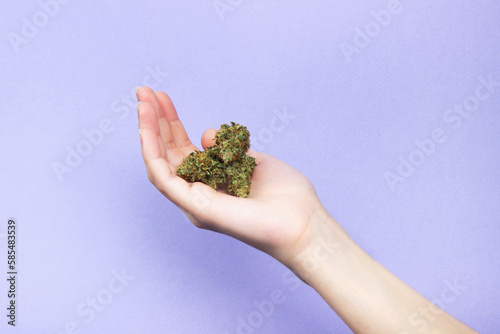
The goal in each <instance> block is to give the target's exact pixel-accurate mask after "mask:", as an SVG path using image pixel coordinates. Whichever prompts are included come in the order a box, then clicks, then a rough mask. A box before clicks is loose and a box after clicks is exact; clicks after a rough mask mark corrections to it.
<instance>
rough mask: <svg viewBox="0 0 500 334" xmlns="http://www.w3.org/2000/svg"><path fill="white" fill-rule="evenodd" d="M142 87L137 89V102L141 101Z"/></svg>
mask: <svg viewBox="0 0 500 334" xmlns="http://www.w3.org/2000/svg"><path fill="white" fill-rule="evenodd" d="M140 89H141V87H140V86H137V87H135V96H136V97H137V101H140V100H141V93H140Z"/></svg>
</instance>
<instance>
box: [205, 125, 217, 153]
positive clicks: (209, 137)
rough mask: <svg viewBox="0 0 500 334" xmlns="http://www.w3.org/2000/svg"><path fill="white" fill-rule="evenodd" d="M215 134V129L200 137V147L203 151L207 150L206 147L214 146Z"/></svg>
mask: <svg viewBox="0 0 500 334" xmlns="http://www.w3.org/2000/svg"><path fill="white" fill-rule="evenodd" d="M216 133H217V130H216V129H208V130H205V132H203V135H202V136H201V146H202V147H203V149H204V150H206V149H207V147H208V146H214V145H215V134H216Z"/></svg>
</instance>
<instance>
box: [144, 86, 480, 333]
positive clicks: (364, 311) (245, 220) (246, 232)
mask: <svg viewBox="0 0 500 334" xmlns="http://www.w3.org/2000/svg"><path fill="white" fill-rule="evenodd" d="M137 99H138V101H139V103H138V107H137V112H138V118H139V136H140V141H141V152H142V156H143V158H144V163H145V165H146V171H147V174H148V178H149V180H150V181H151V183H152V184H153V185H154V186H155V187H156V188H157V189H158V190H159V191H160V192H161V193H162V194H163V195H164V196H165V197H167V198H168V199H169V200H170V201H172V202H173V203H174V204H175V205H177V206H178V207H179V208H180V209H181V210H182V211H183V212H184V213H185V214H186V215H187V216H188V217H189V219H190V220H191V221H192V222H193V224H194V225H195V226H196V227H199V228H203V229H207V230H212V231H217V232H220V233H224V234H226V235H229V236H231V237H234V238H236V239H238V240H240V241H242V242H244V243H246V244H248V245H250V246H253V247H255V248H257V249H259V250H261V251H263V252H265V253H267V254H269V255H270V256H272V257H274V258H275V259H276V260H278V261H280V262H281V263H283V264H284V265H285V266H287V267H288V268H290V269H291V270H292V271H293V272H294V273H295V274H296V275H297V276H298V277H299V278H301V279H302V280H303V281H304V282H306V283H307V284H309V285H310V286H311V287H312V288H313V289H314V290H316V291H317V292H318V294H319V295H320V296H321V297H322V298H323V299H324V300H325V301H326V302H327V303H328V305H330V307H331V308H332V309H333V310H334V311H335V312H336V313H337V314H338V315H339V316H340V317H341V318H342V320H343V321H345V323H346V324H347V325H348V326H349V327H350V328H351V330H352V331H353V332H354V333H384V334H387V333H477V332H476V331H474V330H472V329H471V328H469V327H468V326H466V325H465V324H463V323H461V322H460V321H458V320H457V319H455V318H454V317H452V316H451V315H449V314H448V313H446V312H444V311H443V310H441V309H439V308H438V307H437V306H435V305H434V304H432V303H430V302H429V301H428V300H427V299H425V298H424V297H423V296H421V295H420V294H419V293H418V292H416V291H415V290H413V289H412V288H411V287H409V286H408V285H407V284H405V283H404V282H403V281H401V280H400V279H398V278H397V277H396V276H395V275H393V274H392V273H391V272H389V271H388V270H387V269H385V268H384V267H383V266H382V265H380V264H379V263H378V262H376V261H375V260H374V259H373V258H372V257H370V256H369V255H368V254H367V253H366V252H365V251H363V250H362V249H361V248H360V247H359V246H358V245H357V244H356V243H355V242H354V241H353V240H352V239H351V238H350V237H349V235H348V234H347V233H346V232H345V230H344V229H343V228H342V227H341V226H340V224H339V223H337V222H336V221H335V219H333V218H332V217H331V215H330V214H329V213H328V211H327V210H326V209H325V208H324V207H323V204H322V203H321V201H320V200H319V198H318V196H317V195H316V191H315V190H314V187H313V185H312V183H311V182H310V181H309V179H307V178H306V177H305V176H304V175H303V174H301V173H300V172H298V171H297V170H296V169H294V168H293V167H291V166H290V165H288V164H287V163H285V162H283V161H281V160H279V159H276V158H274V157H272V156H270V155H268V154H265V153H262V152H257V151H254V150H252V149H250V150H249V151H248V154H249V155H251V156H253V157H254V158H255V160H256V163H257V167H256V168H255V171H254V174H253V176H252V185H251V188H250V195H249V196H248V197H247V198H238V197H234V196H231V195H228V194H227V193H226V192H225V191H223V190H214V189H212V188H210V187H209V186H207V185H205V184H202V183H199V182H194V183H188V182H186V181H184V180H183V179H181V178H180V177H178V176H177V175H176V173H175V171H176V168H177V166H178V165H179V164H180V163H181V162H182V160H183V159H184V157H186V156H187V155H188V154H189V153H190V152H192V151H194V150H199V148H197V147H196V146H195V145H193V143H192V142H191V140H190V139H189V137H188V135H187V133H186V131H185V129H184V126H183V124H182V123H181V121H180V120H179V117H178V114H177V111H176V110H175V107H174V105H173V103H172V101H171V100H170V98H169V96H168V95H167V94H165V93H164V92H160V91H157V92H155V91H153V90H151V89H150V88H148V87H138V88H137ZM216 131H217V130H216V129H208V130H206V131H205V132H204V133H203V135H202V137H201V145H202V148H203V149H205V148H206V147H207V146H211V145H214V141H213V138H214V137H215V132H216Z"/></svg>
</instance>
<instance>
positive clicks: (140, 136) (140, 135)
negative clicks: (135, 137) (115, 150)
mask: <svg viewBox="0 0 500 334" xmlns="http://www.w3.org/2000/svg"><path fill="white" fill-rule="evenodd" d="M139 140H140V141H141V145H142V133H141V129H139Z"/></svg>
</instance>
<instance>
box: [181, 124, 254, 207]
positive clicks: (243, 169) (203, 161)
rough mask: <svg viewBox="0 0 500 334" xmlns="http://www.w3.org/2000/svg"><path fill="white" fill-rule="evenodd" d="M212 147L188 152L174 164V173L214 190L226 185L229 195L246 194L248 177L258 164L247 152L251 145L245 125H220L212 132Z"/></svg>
mask: <svg viewBox="0 0 500 334" xmlns="http://www.w3.org/2000/svg"><path fill="white" fill-rule="evenodd" d="M214 139H215V146H210V147H207V149H206V150H205V151H194V152H191V153H190V154H189V155H188V156H187V157H185V158H184V161H183V162H182V164H180V165H179V167H177V175H179V176H180V177H182V178H183V179H184V180H186V181H188V182H203V183H205V184H206V185H208V186H210V187H212V188H214V189H217V188H219V187H221V186H223V185H224V184H227V191H228V193H230V194H231V195H235V196H238V197H247V196H248V194H249V193H250V179H251V178H252V174H253V170H254V168H255V166H256V165H257V164H256V163H255V158H253V157H251V156H249V155H247V154H246V152H247V150H248V149H249V148H250V132H249V131H248V130H247V128H246V126H242V125H239V124H237V123H234V122H231V125H227V124H222V125H221V127H220V129H219V131H217V133H216V134H215V138H214Z"/></svg>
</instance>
